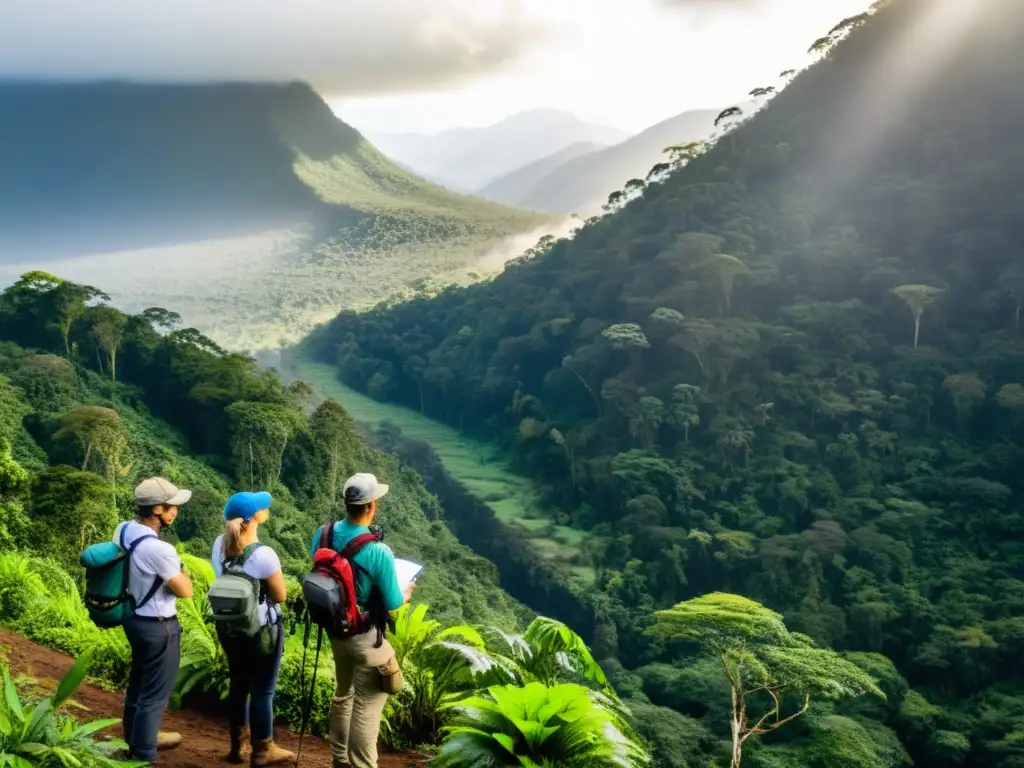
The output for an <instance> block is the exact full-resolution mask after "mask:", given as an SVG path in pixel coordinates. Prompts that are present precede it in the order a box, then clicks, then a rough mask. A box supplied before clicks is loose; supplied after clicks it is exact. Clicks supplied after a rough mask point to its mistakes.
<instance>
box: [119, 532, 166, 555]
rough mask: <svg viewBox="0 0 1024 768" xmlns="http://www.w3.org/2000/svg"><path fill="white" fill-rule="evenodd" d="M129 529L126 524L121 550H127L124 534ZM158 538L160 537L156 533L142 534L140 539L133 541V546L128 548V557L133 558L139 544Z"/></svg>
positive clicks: (122, 534) (122, 533)
mask: <svg viewBox="0 0 1024 768" xmlns="http://www.w3.org/2000/svg"><path fill="white" fill-rule="evenodd" d="M127 528H128V525H127V524H126V525H125V526H124V528H122V529H121V549H124V548H125V546H124V532H125V530H126V529H127ZM157 538H159V537H158V536H157V535H156V534H155V533H144V534H142V535H141V536H139V538H137V539H136V540H135V541H133V542H132V543H131V545H129V546H128V556H129V557H131V556H132V553H133V552H135V549H136V547H138V546H139V544H141V543H142V542H144V541H145V540H146V539H157Z"/></svg>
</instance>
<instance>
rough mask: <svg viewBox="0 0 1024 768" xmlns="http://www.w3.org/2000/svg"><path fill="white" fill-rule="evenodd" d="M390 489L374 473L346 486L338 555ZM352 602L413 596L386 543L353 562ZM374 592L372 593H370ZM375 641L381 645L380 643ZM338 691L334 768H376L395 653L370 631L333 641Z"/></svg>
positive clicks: (397, 602)
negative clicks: (385, 681) (385, 677)
mask: <svg viewBox="0 0 1024 768" xmlns="http://www.w3.org/2000/svg"><path fill="white" fill-rule="evenodd" d="M387 492H388V486H387V485H385V484H384V483H379V482H377V478H376V477H374V476H373V475H371V474H369V473H366V472H360V473H358V474H355V475H353V476H352V477H350V478H349V479H348V480H347V481H346V482H345V489H344V492H343V493H344V498H345V512H346V518H345V519H344V520H341V521H339V522H337V523H335V525H334V535H333V537H332V539H333V541H330V542H328V545H329V547H330V548H331V549H333V550H334V551H336V552H341V551H342V550H343V549H344V548H345V545H346V544H348V542H349V541H351V540H352V539H354V538H355V537H356V536H359V535H360V534H364V533H369V532H370V525H371V524H372V523H373V517H374V515H375V514H376V512H377V502H378V501H379V500H380V498H381V497H382V496H384V494H386V493H387ZM323 529H324V527H323V526H320V527H319V528H318V529H317V531H316V534H314V536H313V542H312V546H311V550H310V554H313V553H315V552H316V550H318V549H320V543H321V542H320V539H321V537H322V536H323ZM352 562H353V563H354V564H355V565H356V566H358V567H357V568H356V569H355V586H356V600H357V601H358V603H359V606H360V608H361V609H363V610H365V609H366V608H367V607H368V606H369V605H370V602H371V599H376V600H379V601H380V602H381V604H382V605H383V607H384V609H385V610H387V611H394V610H397V609H398V608H401V607H402V606H403V605H405V604H406V603H407V602H409V598H410V597H412V590H413V587H414V586H415V584H414V583H410V584H409V586H408V587H407V588H406V590H405V592H404V593H403V592H402V589H401V587H400V586H399V583H398V574H397V573H396V572H395V556H394V554H393V553H392V552H391V549H390V548H389V547H388V546H387V545H386V544H384V542H380V541H373V542H370V543H369V544H366V545H365V546H364V547H363V548H362V549H361V550H360V551H359V552H358V553H357V554H356V555H355V556H354V557H353V558H352ZM375 592H376V595H374V593H375ZM378 640H379V642H378ZM331 650H332V651H333V653H334V676H335V680H336V681H337V687H336V690H335V692H334V700H333V701H332V702H331V712H330V742H331V758H332V763H333V765H334V768H377V737H378V736H379V734H380V719H381V715H382V714H383V712H384V705H385V704H387V699H388V694H387V693H385V692H384V691H383V690H382V689H381V674H382V672H385V671H386V672H388V673H389V674H392V675H393V674H394V673H395V672H397V670H398V661H397V660H396V658H395V650H394V648H392V647H391V643H389V642H388V641H387V639H385V638H383V637H380V638H378V635H377V632H376V631H374V630H373V629H371V630H370V631H369V632H365V633H363V634H361V635H356V636H355V637H347V638H344V639H337V638H331Z"/></svg>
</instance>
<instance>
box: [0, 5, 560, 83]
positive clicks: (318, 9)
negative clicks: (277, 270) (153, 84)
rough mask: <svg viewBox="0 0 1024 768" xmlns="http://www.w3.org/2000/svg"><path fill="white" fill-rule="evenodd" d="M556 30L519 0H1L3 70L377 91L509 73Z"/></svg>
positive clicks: (44, 74) (0, 64) (75, 76)
mask: <svg viewBox="0 0 1024 768" xmlns="http://www.w3.org/2000/svg"><path fill="white" fill-rule="evenodd" d="M552 31H553V30H551V29H550V28H548V27H546V26H545V25H543V24H541V23H540V22H539V21H538V20H537V19H535V18H533V17H531V16H530V15H529V14H528V13H526V12H525V11H524V9H523V7H522V5H521V3H520V2H519V1H518V0H489V1H488V2H480V0H372V1H371V0H159V1H158V2H146V0H0V77H22V78H51V79H54V78H60V79H101V78H118V79H132V80H140V81H160V82H208V81H220V80H249V81H281V80H305V81H307V82H309V83H311V84H312V85H313V86H314V87H316V88H317V89H318V90H320V91H321V92H324V93H331V94H339V95H340V94H369V93H380V92H388V91H399V90H415V89H421V88H431V87H437V86H441V85H448V84H452V83H455V82H458V81H460V80H465V79H467V78H470V77H473V76H476V75H480V74H484V73H488V72H495V71H500V70H502V69H504V68H506V67H508V66H509V65H511V64H512V63H513V62H514V61H516V60H517V59H518V58H520V57H521V56H522V55H523V54H524V53H525V52H527V51H528V50H530V49H532V48H533V47H535V46H537V45H539V44H541V43H542V42H543V41H544V40H546V39H547V38H548V37H549V36H550V34H551V33H552Z"/></svg>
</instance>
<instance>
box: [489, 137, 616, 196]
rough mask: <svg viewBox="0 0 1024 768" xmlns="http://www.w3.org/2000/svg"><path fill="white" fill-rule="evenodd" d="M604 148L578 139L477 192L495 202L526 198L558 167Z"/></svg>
mask: <svg viewBox="0 0 1024 768" xmlns="http://www.w3.org/2000/svg"><path fill="white" fill-rule="evenodd" d="M602 149H605V147H604V146H602V145H601V144H595V143H594V142H592V141H577V142H576V143H575V144H570V145H569V146H567V147H565V148H563V149H560V150H559V151H558V152H555V153H554V154H552V155H548V156H547V157H542V158H541V159H540V160H535V161H534V162H532V163H530V164H528V165H524V166H523V167H522V168H518V169H516V170H514V171H512V173H507V174H505V175H504V176H502V177H500V178H498V179H495V180H494V181H492V182H491V183H490V184H488V185H486V186H485V187H483V188H482V189H479V190H478V191H477V194H478V195H480V197H485V198H487V199H488V200H494V201H495V202H501V201H503V200H519V199H524V198H526V197H529V195H530V193H531V192H532V191H533V188H534V187H535V186H536V184H537V182H539V181H540V180H541V179H543V178H544V177H545V176H547V175H548V174H549V173H551V172H552V171H554V170H555V169H556V168H558V167H560V166H562V165H564V164H565V163H567V162H569V161H570V160H575V159H576V158H578V157H583V156H586V155H593V154H594V153H595V152H599V151H601V150H602Z"/></svg>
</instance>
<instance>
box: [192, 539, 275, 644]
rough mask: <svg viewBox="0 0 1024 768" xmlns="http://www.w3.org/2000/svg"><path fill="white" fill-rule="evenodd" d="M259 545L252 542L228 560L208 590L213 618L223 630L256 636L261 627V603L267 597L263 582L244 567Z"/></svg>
mask: <svg viewBox="0 0 1024 768" xmlns="http://www.w3.org/2000/svg"><path fill="white" fill-rule="evenodd" d="M260 546H261V545H260V543H259V542H253V543H252V544H250V545H249V546H248V547H246V548H245V551H244V552H242V556H241V557H237V558H235V559H234V560H225V561H224V563H223V566H222V572H221V575H220V576H218V577H217V578H216V580H214V582H213V584H212V585H210V589H209V591H208V592H207V593H206V599H207V600H208V601H209V603H210V610H211V611H212V613H213V616H212V617H211V618H212V619H213V623H214V626H215V627H217V631H218V632H220V633H223V634H226V635H233V636H244V637H254V636H255V635H256V634H257V633H258V632H259V631H260V629H261V628H262V623H261V622H260V603H262V602H265V601H266V600H267V597H266V593H265V590H264V588H263V583H262V582H261V581H260V580H259V579H255V578H253V577H252V576H250V575H249V574H247V573H245V572H244V571H243V570H242V567H243V566H244V565H245V563H246V561H248V559H249V558H250V557H251V556H252V553H253V552H255V551H256V550H257V549H258V548H259V547H260ZM268 615H269V611H268Z"/></svg>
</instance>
